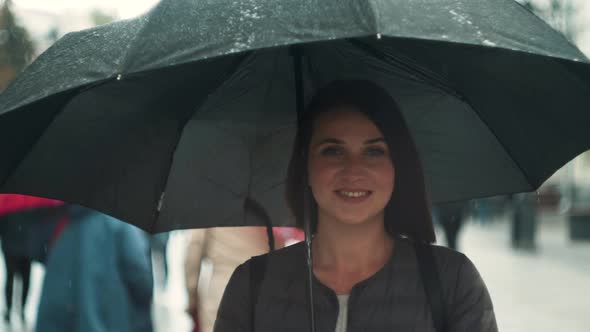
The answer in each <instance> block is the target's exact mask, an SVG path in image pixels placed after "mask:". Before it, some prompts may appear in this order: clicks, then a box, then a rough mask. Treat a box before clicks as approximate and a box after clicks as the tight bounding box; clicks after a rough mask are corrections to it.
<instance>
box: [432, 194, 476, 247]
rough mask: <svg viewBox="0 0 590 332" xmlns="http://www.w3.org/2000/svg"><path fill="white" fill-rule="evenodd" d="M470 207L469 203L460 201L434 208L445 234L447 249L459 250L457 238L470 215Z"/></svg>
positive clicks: (438, 205)
mask: <svg viewBox="0 0 590 332" xmlns="http://www.w3.org/2000/svg"><path fill="white" fill-rule="evenodd" d="M469 207H470V203H469V202H468V201H458V202H450V203H442V204H437V205H436V206H435V208H434V211H435V214H436V217H437V218H438V222H439V223H440V225H441V226H442V228H443V231H444V233H445V238H446V242H447V247H449V248H451V249H455V250H456V249H457V238H458V236H459V231H460V230H461V226H462V225H463V223H464V221H465V218H466V217H467V215H468V213H469Z"/></svg>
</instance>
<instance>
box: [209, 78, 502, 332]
mask: <svg viewBox="0 0 590 332" xmlns="http://www.w3.org/2000/svg"><path fill="white" fill-rule="evenodd" d="M286 194H287V203H288V204H289V206H290V208H291V210H292V212H293V214H294V216H295V218H296V221H297V223H298V224H299V225H302V224H303V214H304V213H303V209H304V206H310V207H311V211H310V214H309V215H310V219H311V226H312V233H313V234H314V236H313V240H312V245H311V254H312V256H313V276H312V280H311V283H312V287H313V292H314V294H316V295H314V297H313V306H314V308H315V311H314V312H315V314H316V330H317V331H336V332H340V331H349V332H356V331H384V330H392V329H398V330H404V331H405V330H416V331H434V330H435V331H439V332H441V331H453V332H454V331H457V332H458V331H497V327H496V321H495V317H494V311H493V307H492V302H491V299H490V296H489V294H488V291H487V289H486V286H485V284H484V283H483V281H482V279H481V277H480V276H479V273H478V272H477V270H476V268H475V267H474V266H473V264H472V263H471V261H470V260H469V259H468V258H467V257H465V256H464V255H463V254H460V253H458V252H455V251H452V250H449V249H446V248H442V247H435V246H431V245H430V244H429V243H431V242H434V232H433V227H432V221H431V216H430V207H429V203H428V200H427V196H426V190H425V185H424V178H423V175H422V168H421V165H420V160H419V157H418V153H417V150H416V147H415V145H414V143H413V140H412V137H411V135H410V132H409V130H408V128H407V127H406V124H405V121H404V119H403V117H402V115H401V112H400V110H399V107H398V106H397V104H396V102H395V101H394V99H393V98H391V96H390V95H389V94H388V93H387V92H386V91H384V90H383V89H382V88H380V87H379V86H377V85H376V84H374V83H371V82H368V81H358V80H351V81H336V82H333V83H331V84H329V85H327V86H326V87H324V88H323V89H321V90H320V91H319V92H318V93H317V94H316V96H315V97H314V98H313V99H312V101H311V103H310V104H309V106H308V108H307V111H306V113H305V114H304V115H303V117H302V119H301V120H300V123H299V128H298V132H297V137H296V142H295V146H294V153H293V157H292V159H291V163H290V167H289V175H288V180H287V193H286ZM306 199H307V200H309V201H308V202H305V200H306ZM304 258H305V247H304V245H303V244H298V245H294V246H292V247H288V248H286V249H282V250H278V251H276V252H272V253H270V254H267V255H263V256H259V257H257V258H253V259H251V260H249V261H248V262H246V263H244V264H242V265H241V266H239V267H238V268H237V269H236V271H235V272H234V274H233V276H232V278H231V280H230V282H229V284H228V286H227V288H226V291H225V294H224V297H223V299H222V302H221V305H220V309H219V311H218V316H217V322H216V325H215V330H214V331H216V332H225V331H257V332H259V331H262V332H264V331H306V330H307V323H306V322H307V321H308V317H307V311H306V309H305V308H306V306H307V305H308V303H307V300H308V299H307V298H306V297H305V296H304V294H305V289H306V262H305V259H304ZM260 262H264V263H260ZM244 308H250V309H247V310H245V309H244Z"/></svg>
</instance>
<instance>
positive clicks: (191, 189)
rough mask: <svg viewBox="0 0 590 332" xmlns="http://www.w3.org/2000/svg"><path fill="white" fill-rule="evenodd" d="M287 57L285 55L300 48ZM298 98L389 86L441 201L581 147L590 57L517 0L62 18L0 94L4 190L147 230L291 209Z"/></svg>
mask: <svg viewBox="0 0 590 332" xmlns="http://www.w3.org/2000/svg"><path fill="white" fill-rule="evenodd" d="M294 60H295V61H294ZM298 75H300V77H301V78H302V81H301V83H302V85H303V88H304V97H305V98H306V99H307V98H309V97H310V96H311V95H312V94H313V92H314V91H315V90H316V89H318V88H319V87H320V86H322V85H323V84H325V83H327V82H330V81H332V80H335V79H347V78H355V79H369V80H372V81H375V82H376V83H378V84H380V85H381V86H383V87H384V88H386V89H387V90H388V91H389V92H390V93H391V94H392V95H393V96H394V97H395V98H396V99H397V100H398V102H399V104H400V106H401V108H402V112H403V113H404V116H405V118H406V121H407V122H408V125H409V127H410V130H411V132H412V134H413V136H414V139H415V141H416V143H417V146H418V150H419V153H420V157H421V159H422V162H423V164H424V170H425V176H426V180H427V185H428V188H429V192H430V194H431V196H432V199H433V201H434V202H444V201H453V200H459V199H467V198H474V197H484V196H491V195H496V194H502V193H509V192H521V191H530V190H534V189H536V188H537V187H538V186H539V185H541V184H542V183H543V182H544V181H545V180H546V179H547V178H548V177H549V176H550V175H551V174H553V173H554V172H555V171H556V170H557V169H558V168H560V167H561V166H562V165H564V164H565V163H566V162H567V161H569V160H571V159H572V158H573V157H575V156H577V155H578V154H580V153H581V152H583V151H585V150H587V149H589V148H590V132H589V131H588V130H587V128H586V127H587V124H588V123H589V122H590V112H587V110H588V105H590V61H589V60H588V59H587V58H585V57H584V55H583V54H582V53H581V52H580V51H579V50H578V49H577V48H576V47H574V46H572V45H571V44H570V43H569V42H568V41H567V40H566V39H565V38H563V37H562V36H561V35H560V34H559V33H557V32H555V31H554V30H552V29H551V28H550V27H549V26H548V25H547V24H545V23H544V22H542V21H541V20H540V19H538V18H537V17H536V16H534V15H533V14H531V13H530V12H528V11H527V10H526V9H524V8H523V7H522V6H520V5H519V4H517V3H516V2H514V1H511V0H469V1H459V0H440V1H427V0H406V1H378V0H375V1H364V0H363V1H361V0H322V1H318V0H297V1H280V2H276V1H258V0H242V1H234V0H231V1H230V0H215V1H189V0H164V1H162V2H160V3H159V4H158V5H157V6H156V7H155V8H153V9H152V10H151V11H150V12H148V13H147V14H145V15H143V16H141V17H139V18H136V19H132V20H127V21H121V22H116V23H113V24H109V25H104V26H100V27H97V28H94V29H90V30H85V31H81V32H77V33H72V34H68V35H66V36H65V37H64V38H62V39H61V40H59V41H58V42H57V43H56V44H55V45H54V46H53V47H51V48H50V49H49V50H48V51H46V52H45V53H44V54H42V55H41V56H40V57H39V58H38V59H37V60H36V61H35V62H34V63H33V64H32V65H31V66H30V67H28V68H27V70H26V71H25V72H24V73H23V74H22V75H21V76H20V77H19V78H18V79H17V80H16V81H15V82H14V84H12V85H11V86H10V87H9V89H8V90H6V91H5V92H4V93H3V94H2V95H0V151H2V152H3V158H2V160H1V161H0V191H2V192H16V193H27V194H34V195H39V196H44V197H52V198H57V199H60V200H65V201H68V202H74V203H79V204H81V205H85V206H88V207H92V208H95V209H98V210H100V211H103V212H105V213H108V214H111V215H113V216H115V217H117V218H119V219H122V220H125V221H128V222H131V223H133V224H135V225H137V226H139V227H141V228H143V229H145V230H148V231H152V232H154V231H165V230H170V229H176V228H186V227H209V226H239V225H257V224H260V223H261V222H260V218H257V217H256V213H250V212H249V209H248V205H251V204H249V203H248V202H255V203H256V205H260V206H262V207H263V208H264V210H265V211H266V212H267V213H268V215H269V216H270V218H271V219H272V220H273V222H274V223H275V225H288V224H290V222H291V221H290V219H289V218H288V213H287V211H286V207H285V204H284V202H283V201H284V200H283V196H284V195H283V192H284V185H283V183H284V180H285V176H286V168H287V163H288V161H289V157H290V154H291V152H292V149H291V146H292V143H293V138H294V132H295V128H296V122H297V112H296V103H297V99H296V95H295V91H296V80H295V77H297V76H298Z"/></svg>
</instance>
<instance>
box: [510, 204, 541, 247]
mask: <svg viewBox="0 0 590 332" xmlns="http://www.w3.org/2000/svg"><path fill="white" fill-rule="evenodd" d="M510 198H511V202H512V227H511V233H510V240H511V244H512V247H513V248H514V249H523V250H529V251H534V250H536V248H537V246H536V241H535V237H536V233H537V197H536V194H535V193H520V194H514V195H510Z"/></svg>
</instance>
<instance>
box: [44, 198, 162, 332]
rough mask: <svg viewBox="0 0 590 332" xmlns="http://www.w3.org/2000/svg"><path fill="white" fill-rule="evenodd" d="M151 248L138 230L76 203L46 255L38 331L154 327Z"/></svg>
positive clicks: (150, 328)
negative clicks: (152, 317)
mask: <svg viewBox="0 0 590 332" xmlns="http://www.w3.org/2000/svg"><path fill="white" fill-rule="evenodd" d="M152 293H153V280H152V270H151V261H150V246H149V242H148V240H147V237H146V236H145V234H144V233H143V232H142V231H141V230H140V229H138V228H136V227H134V226H132V225H129V224H126V223H124V222H122V221H119V220H117V219H114V218H112V217H109V216H107V215H104V214H101V213H98V212H95V211H92V210H89V209H86V208H82V207H79V206H72V207H71V210H70V221H69V223H68V225H67V226H66V228H65V229H64V230H63V232H62V233H61V234H60V236H59V238H58V239H57V240H56V241H55V243H54V244H53V248H52V250H51V252H50V255H49V257H48V259H47V264H46V274H45V280H44V283H43V289H42V294H41V299H40V303H39V310H38V316H37V324H36V331H37V332H53V331H55V332H58V331H59V332H62V331H71V332H75V331H79V332H82V331H83V332H93V331H142V332H143V331H147V332H149V331H152V330H153V327H152V319H151V303H152Z"/></svg>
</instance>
